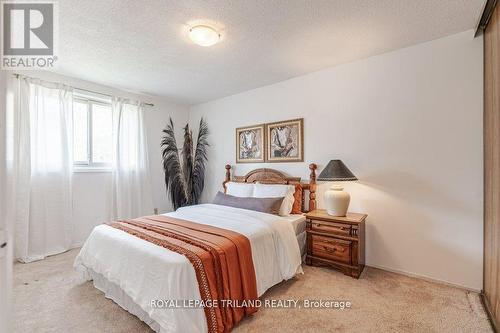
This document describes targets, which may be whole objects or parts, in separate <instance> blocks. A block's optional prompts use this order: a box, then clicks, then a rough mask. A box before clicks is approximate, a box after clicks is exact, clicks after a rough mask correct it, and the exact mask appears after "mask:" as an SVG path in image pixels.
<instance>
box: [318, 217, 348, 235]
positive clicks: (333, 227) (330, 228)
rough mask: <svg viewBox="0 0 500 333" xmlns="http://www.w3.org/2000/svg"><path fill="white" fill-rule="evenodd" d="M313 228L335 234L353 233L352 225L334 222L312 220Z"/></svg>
mask: <svg viewBox="0 0 500 333" xmlns="http://www.w3.org/2000/svg"><path fill="white" fill-rule="evenodd" d="M311 230H313V231H318V232H325V233H329V234H335V235H343V236H349V235H351V226H350V225H346V224H341V223H334V222H322V221H318V220H312V221H311Z"/></svg>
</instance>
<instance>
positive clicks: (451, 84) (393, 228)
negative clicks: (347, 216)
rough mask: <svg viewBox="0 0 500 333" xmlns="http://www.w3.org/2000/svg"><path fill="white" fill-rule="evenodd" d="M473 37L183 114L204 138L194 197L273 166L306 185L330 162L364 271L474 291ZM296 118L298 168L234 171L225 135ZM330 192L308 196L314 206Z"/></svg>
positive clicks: (479, 93)
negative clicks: (341, 173)
mask: <svg viewBox="0 0 500 333" xmlns="http://www.w3.org/2000/svg"><path fill="white" fill-rule="evenodd" d="M472 35H473V33H472V32H471V31H469V32H465V33H460V34H457V35H453V36H450V37H446V38H442V39H439V40H435V41H431V42H427V43H424V44H420V45H416V46H412V47H409V48H405V49H401V50H398V51H395V52H391V53H386V54H382V55H379V56H375V57H371V58H368V59H364V60H361V61H357V62H353V63H349V64H345V65H341V66H337V67H334V68H330V69H326V70H322V71H318V72H315V73H312V74H309V75H305V76H301V77H298V78H294V79H291V80H288V81H284V82H281V83H277V84H274V85H270V86H266V87H262V88H259V89H255V90H251V91H248V92H244V93H241V94H238V95H234V96H230V97H226V98H223V99H219V100H216V101H212V102H209V103H205V104H201V105H197V106H194V107H192V108H191V112H190V122H191V123H192V125H196V124H197V123H198V122H199V119H200V117H201V116H203V117H205V118H206V119H207V121H208V125H209V129H210V132H211V135H210V143H211V150H210V153H209V165H208V170H207V183H206V185H207V186H206V190H205V193H204V200H205V201H210V200H211V198H212V197H213V196H214V195H215V193H216V192H217V191H218V190H220V189H221V183H222V181H223V178H224V171H225V170H224V165H225V164H226V163H230V164H232V165H233V167H234V171H235V173H236V174H238V175H243V174H245V173H246V172H247V171H249V170H252V169H254V168H258V167H271V168H275V169H278V170H281V171H285V172H286V173H288V174H290V175H293V176H302V177H304V178H305V179H307V177H308V168H307V166H308V164H309V163H311V162H314V163H317V164H318V166H319V170H318V171H320V170H321V169H322V168H323V167H324V166H325V164H326V163H327V162H328V161H329V160H330V159H335V158H340V159H342V160H343V161H344V162H345V163H346V164H347V166H348V167H349V168H350V169H351V170H352V171H353V173H354V174H355V175H356V176H358V178H359V179H360V181H359V182H357V183H348V184H346V189H347V190H348V191H349V192H350V193H351V196H352V201H351V206H350V210H351V211H354V212H364V213H367V214H368V215H369V217H368V220H367V239H366V243H367V244H366V245H367V248H366V260H367V264H368V265H372V266H377V267H383V268H387V269H391V270H396V271H402V272H406V273H412V274H416V275H420V276H425V277H429V278H432V279H437V280H442V281H447V282H449V283H453V284H457V285H461V286H465V287H468V288H471V289H476V290H479V289H481V288H482V254H483V236H482V235H483V222H482V221H483V220H482V218H483V211H482V207H483V191H482V190H483V188H482V182H483V168H482V167H483V165H482V149H483V148H482V109H483V107H482V105H483V104H482V103H483V102H482V101H483V81H482V79H483V75H482V74H483V73H482V70H483V69H482V39H481V38H476V39H472ZM299 117H303V118H304V127H305V130H304V133H305V161H304V163H288V164H287V163H279V164H276V163H273V164H268V165H266V164H237V165H235V128H236V127H240V126H246V125H252V124H258V123H264V122H272V121H278V120H285V119H291V118H299ZM328 185H329V184H328V183H322V184H320V186H319V190H318V192H319V193H318V204H319V207H320V208H321V207H323V200H322V194H323V192H324V190H325V188H326V187H327V186H328Z"/></svg>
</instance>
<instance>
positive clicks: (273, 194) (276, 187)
mask: <svg viewBox="0 0 500 333" xmlns="http://www.w3.org/2000/svg"><path fill="white" fill-rule="evenodd" d="M294 193H295V186H293V185H280V184H255V188H254V192H253V197H254V198H279V197H284V199H283V202H282V203H281V207H280V213H279V214H280V215H281V216H288V215H290V213H291V212H292V207H293V202H294V201H295V198H294V197H293V194H294Z"/></svg>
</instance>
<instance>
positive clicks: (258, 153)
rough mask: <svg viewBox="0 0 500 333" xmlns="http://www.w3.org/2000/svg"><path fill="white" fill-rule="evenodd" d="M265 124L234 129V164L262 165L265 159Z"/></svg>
mask: <svg viewBox="0 0 500 333" xmlns="http://www.w3.org/2000/svg"><path fill="white" fill-rule="evenodd" d="M265 133H266V132H265V124H259V125H253V126H246V127H239V128H237V129H236V163H263V162H264V161H265V159H266V142H265V141H266V138H265V137H266V135H265Z"/></svg>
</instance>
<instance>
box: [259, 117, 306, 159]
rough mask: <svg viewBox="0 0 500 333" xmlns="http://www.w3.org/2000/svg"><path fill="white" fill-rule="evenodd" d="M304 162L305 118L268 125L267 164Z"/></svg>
mask: <svg viewBox="0 0 500 333" xmlns="http://www.w3.org/2000/svg"><path fill="white" fill-rule="evenodd" d="M303 161H304V118H299V119H291V120H284V121H278V122H274V123H268V124H266V162H270V163H272V162H303Z"/></svg>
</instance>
